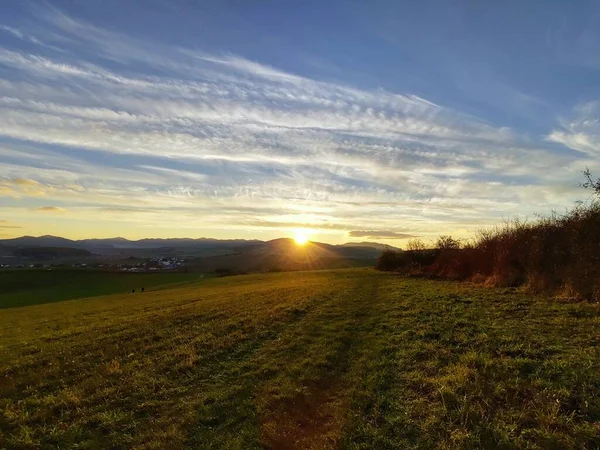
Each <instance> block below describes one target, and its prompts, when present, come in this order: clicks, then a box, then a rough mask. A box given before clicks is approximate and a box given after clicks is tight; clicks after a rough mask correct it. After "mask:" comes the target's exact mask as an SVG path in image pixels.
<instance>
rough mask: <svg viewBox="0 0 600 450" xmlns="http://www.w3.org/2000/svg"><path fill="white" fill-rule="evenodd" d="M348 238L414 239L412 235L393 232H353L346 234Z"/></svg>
mask: <svg viewBox="0 0 600 450" xmlns="http://www.w3.org/2000/svg"><path fill="white" fill-rule="evenodd" d="M348 236H350V237H360V238H368V239H410V238H414V237H416V236H415V235H413V234H408V233H400V232H398V231H393V230H353V231H350V232H349V233H348Z"/></svg>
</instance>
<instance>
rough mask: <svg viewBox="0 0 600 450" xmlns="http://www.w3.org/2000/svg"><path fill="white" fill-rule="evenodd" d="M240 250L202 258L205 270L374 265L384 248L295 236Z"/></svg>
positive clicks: (200, 265) (200, 264)
mask: <svg viewBox="0 0 600 450" xmlns="http://www.w3.org/2000/svg"><path fill="white" fill-rule="evenodd" d="M236 250H237V251H236V253H234V254H229V255H219V256H214V257H208V258H200V259H198V260H197V261H195V262H194V267H195V268H197V269H198V270H202V271H214V270H216V269H229V270H231V271H234V272H235V271H238V272H264V271H281V270H285V271H289V270H311V269H336V268H338V269H339V268H347V267H356V266H373V265H374V264H375V261H376V258H377V257H378V256H379V255H380V254H381V252H380V251H379V250H377V249H374V248H372V247H346V246H342V245H329V244H323V243H318V242H307V243H306V244H305V245H302V246H300V245H297V244H296V242H295V241H294V240H293V239H286V238H282V239H275V240H272V241H268V242H263V243H259V244H254V245H252V246H247V247H243V248H239V249H236Z"/></svg>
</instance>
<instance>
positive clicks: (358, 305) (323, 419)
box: [187, 273, 378, 449]
mask: <svg viewBox="0 0 600 450" xmlns="http://www.w3.org/2000/svg"><path fill="white" fill-rule="evenodd" d="M377 278H378V275H377V274H375V273H368V275H367V276H364V275H362V276H360V277H358V278H357V277H344V278H343V279H340V280H332V287H333V288H334V290H335V292H333V293H332V294H331V295H329V296H327V297H326V298H324V299H323V301H322V302H321V303H319V304H317V305H315V306H314V308H312V309H302V308H300V309H298V310H297V311H295V312H294V314H296V315H297V316H298V317H300V320H298V321H295V322H291V323H288V324H287V325H286V327H285V328H283V329H282V330H281V332H280V333H279V334H278V335H277V336H276V338H275V339H271V340H268V341H265V342H264V343H263V344H262V345H261V347H260V348H258V349H257V350H256V351H255V352H254V354H253V355H252V357H251V358H250V359H248V360H247V361H245V362H243V363H242V364H240V365H238V366H236V367H234V368H230V370H229V371H228V373H227V374H223V376H222V377H220V378H218V379H215V381H216V385H213V386H212V387H211V391H212V392H213V393H215V395H213V396H211V397H209V398H207V399H206V400H205V402H204V403H203V405H202V406H201V407H200V408H199V411H198V418H197V420H196V422H195V424H194V427H193V429H192V430H191V435H190V439H189V441H188V443H187V447H188V448H227V449H238V448H239V449H252V448H272V449H283V448H286V449H287V448H290V449H296V448H314V449H317V448H332V446H335V443H336V442H337V441H338V440H339V437H340V433H341V430H342V428H343V425H344V421H345V417H346V413H347V403H348V402H347V396H346V385H345V383H346V375H347V374H348V373H349V372H350V371H351V368H352V364H353V361H354V355H355V354H356V353H357V348H358V347H359V346H360V345H361V341H362V337H361V336H362V335H363V333H364V331H365V329H366V328H367V322H368V320H369V319H370V318H371V314H370V313H369V308H370V304H371V300H372V299H373V298H376V297H377V284H378V281H377ZM232 369H233V370H232Z"/></svg>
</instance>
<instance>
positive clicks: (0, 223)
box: [0, 220, 23, 229]
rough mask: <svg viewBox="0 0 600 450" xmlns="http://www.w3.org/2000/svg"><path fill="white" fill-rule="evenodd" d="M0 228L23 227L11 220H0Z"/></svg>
mask: <svg viewBox="0 0 600 450" xmlns="http://www.w3.org/2000/svg"><path fill="white" fill-rule="evenodd" d="M0 228H15V229H17V228H23V227H22V226H20V225H14V224H12V223H11V222H9V221H8V220H0Z"/></svg>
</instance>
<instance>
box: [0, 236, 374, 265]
mask: <svg viewBox="0 0 600 450" xmlns="http://www.w3.org/2000/svg"><path fill="white" fill-rule="evenodd" d="M57 248H65V249H66V248H70V249H72V250H71V251H70V252H67V251H64V252H63V253H62V254H59V253H57V252H56V249H57ZM382 248H383V247H382V246H381V245H379V244H374V243H369V245H367V243H357V244H356V245H354V244H343V245H330V244H325V243H319V242H308V243H306V244H305V245H304V246H299V245H297V244H296V242H295V241H294V240H293V239H287V238H282V239H274V240H271V241H267V242H263V241H256V240H253V241H249V240H243V239H234V240H218V239H205V238H200V239H141V240H138V241H129V240H127V239H123V238H114V239H84V240H79V241H72V240H69V239H64V238H57V237H54V236H41V237H31V236H24V237H22V238H16V239H7V240H0V257H6V256H8V257H19V258H20V259H19V260H16V259H12V260H5V261H6V262H9V263H13V265H14V264H17V263H18V264H30V263H34V262H45V260H46V259H48V257H49V255H52V254H54V255H55V256H57V257H58V256H61V257H62V258H63V259H64V260H65V261H66V262H73V261H72V259H73V258H70V259H68V258H69V257H73V256H79V257H81V258H84V259H82V260H81V261H79V262H86V263H93V262H102V261H103V259H106V258H110V259H111V261H113V262H114V261H115V260H119V259H121V260H127V259H128V258H140V259H148V258H153V257H156V256H169V257H180V258H186V261H187V262H188V263H187V264H186V267H188V268H191V269H192V270H197V271H201V272H212V271H214V270H216V269H227V270H228V271H232V272H264V271H280V270H307V269H337V268H347V267H357V266H374V265H375V261H376V258H378V257H379V256H380V255H381V252H382ZM36 249H39V250H36ZM45 249H46V250H45ZM77 249H79V251H77ZM86 257H87V259H85V258H86ZM0 262H2V260H0Z"/></svg>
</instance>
